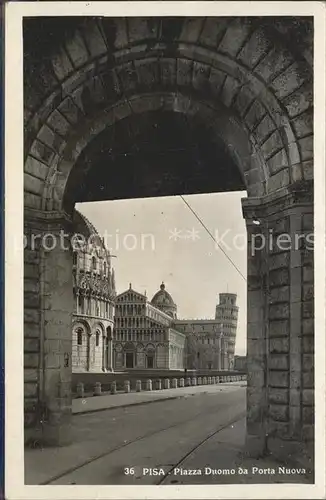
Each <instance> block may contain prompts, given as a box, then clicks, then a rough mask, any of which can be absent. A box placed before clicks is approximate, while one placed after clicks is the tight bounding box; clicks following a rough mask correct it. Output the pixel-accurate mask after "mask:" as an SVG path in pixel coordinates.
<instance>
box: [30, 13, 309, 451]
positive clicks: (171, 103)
mask: <svg viewBox="0 0 326 500" xmlns="http://www.w3.org/2000/svg"><path fill="white" fill-rule="evenodd" d="M52 22H54V21H52ZM278 24H279V25H280V22H279V23H278ZM279 27H280V26H278V28H279ZM278 28H277V22H276V21H275V19H273V20H272V21H271V24H270V25H269V26H268V27H267V29H266V26H264V25H262V24H261V22H260V21H259V20H257V19H256V20H255V22H254V23H252V22H251V21H249V20H248V18H229V19H224V20H223V21H222V20H220V19H213V18H195V19H187V18H184V19H178V20H173V19H172V20H169V19H155V20H153V19H144V18H141V19H140V18H139V19H137V18H130V19H116V20H109V19H104V20H100V19H97V20H95V19H92V20H90V21H89V22H86V23H84V24H81V25H80V26H76V27H75V28H74V29H73V30H72V31H71V36H69V37H67V38H65V35H63V33H60V22H59V23H58V24H57V28H56V32H57V34H58V33H59V34H60V36H59V37H58V38H57V40H56V44H55V46H53V47H52V49H51V51H49V52H48V53H45V52H42V50H40V52H39V58H38V59H35V54H36V50H37V48H39V49H43V48H44V47H45V45H44V47H43V46H42V44H40V43H39V40H38V39H37V38H36V37H34V38H33V37H32V38H33V40H34V41H33V42H32V43H31V44H30V46H29V47H28V46H27V45H25V57H24V89H25V92H24V120H25V137H24V143H25V167H24V170H25V177H24V196H25V220H26V225H27V226H29V228H31V227H32V226H33V220H34V218H35V217H36V215H37V217H39V218H40V219H42V221H43V222H42V223H41V224H40V225H38V224H36V229H37V230H38V229H39V228H40V227H41V231H43V233H44V232H45V231H48V230H49V228H50V229H51V231H52V230H53V231H54V230H55V225H53V224H52V222H53V219H54V218H57V220H58V221H60V220H61V219H63V218H64V214H63V209H64V210H67V211H69V212H70V211H71V212H72V210H73V206H74V202H75V200H76V194H75V193H77V192H78V186H80V185H81V184H82V181H83V179H84V178H85V175H86V170H87V169H86V166H87V165H91V163H92V162H91V160H92V157H90V158H88V160H89V161H88V162H85V163H81V164H80V165H79V164H78V162H79V161H81V158H82V153H83V152H85V150H86V147H87V146H88V145H89V144H90V142H91V140H92V139H93V138H94V136H95V135H96V134H99V133H100V132H101V131H103V130H104V129H106V128H108V127H110V126H114V125H115V123H116V122H117V121H118V120H123V119H125V118H127V117H128V116H130V115H134V114H136V115H137V114H142V113H146V112H148V111H155V110H158V109H159V110H160V111H162V112H164V111H169V112H170V111H173V112H176V113H184V114H186V115H187V117H188V118H189V119H190V120H192V119H193V118H194V117H196V119H199V121H200V122H202V123H206V124H207V123H209V124H210V125H211V127H212V130H213V131H214V133H215V134H216V138H217V139H216V140H218V141H220V140H222V141H223V142H224V143H225V144H226V145H228V147H229V150H228V151H229V153H230V155H231V156H232V158H233V159H234V161H235V163H236V164H237V166H238V167H239V170H240V172H241V174H242V175H243V179H244V182H245V184H246V186H247V190H248V194H249V196H250V197H253V196H256V197H262V196H265V195H266V194H267V193H273V192H277V191H279V190H282V188H284V187H286V186H288V185H291V184H296V183H300V182H303V181H306V182H307V181H309V180H311V179H312V178H313V161H312V159H313V125H312V117H313V107H312V94H313V85H312V66H311V61H312V58H311V53H312V51H311V43H310V44H309V42H308V43H307V44H304V46H303V45H302V44H300V43H297V41H296V40H295V37H293V31H292V33H291V32H290V31H288V30H282V29H281V30H279V29H278ZM275 29H277V32H275ZM45 31H46V30H45ZM308 31H309V30H308ZM32 32H33V30H32ZM287 33H289V35H287ZM308 38H309V36H308ZM310 39H311V40H312V36H310ZM311 40H310V42H311ZM150 41H151V42H152V43H151V42H150ZM293 46H294V48H293ZM292 48H293V50H292ZM298 53H299V56H297V54H298ZM230 146H231V147H230ZM91 153H92V154H94V152H91ZM77 167H78V168H77ZM87 168H88V167H87ZM71 172H74V175H72V176H71V179H72V180H71V183H70V182H68V181H67V179H68V177H69V175H70V173H71ZM309 189H310V192H312V188H311V187H310V188H309ZM103 195H105V196H106V197H110V196H111V195H112V193H109V192H108V193H104V194H103ZM291 203H294V200H293V199H292V202H291ZM283 208H284V207H283ZM278 210H279V212H280V216H279V219H280V220H282V218H283V219H284V223H287V222H286V221H287V219H289V218H290V219H291V217H292V219H291V221H290V222H288V223H289V224H290V228H293V227H295V224H297V223H298V224H301V227H304V225H305V224H308V221H307V218H305V217H304V216H303V215H302V216H300V217H299V218H297V219H295V218H293V217H294V216H291V217H290V215H289V214H287V215H286V216H285V215H282V213H281V212H282V211H281V209H278ZM310 213H311V212H310ZM49 217H50V219H51V220H50V222H49ZM268 217H270V214H269V215H268ZM51 221H52V222H51ZM271 221H272V219H271ZM297 221H299V222H297ZM273 223H274V222H273ZM42 224H43V225H42ZM62 225H63V222H62V221H61V222H58V223H57V226H56V227H57V229H58V228H60V227H62ZM44 226H45V227H44ZM291 231H292V229H291ZM290 254H291V255H289V256H288V257H280V256H277V259H280V260H282V259H285V260H287V259H288V260H289V262H290V264H287V265H286V266H287V267H286V266H285V267H284V268H275V269H274V270H273V271H272V270H271V272H270V276H269V278H268V283H269V285H270V284H271V283H273V280H275V287H276V284H277V283H278V288H280V290H278V292H277V293H280V294H281V293H283V294H284V295H283V296H284V297H286V296H287V294H290V299H286V300H288V302H286V300H285V301H284V302H282V301H278V302H277V303H276V302H275V303H273V304H270V305H269V306H268V314H270V315H271V321H270V324H269V323H268V326H269V329H270V330H269V333H268V336H267V338H268V339H269V344H268V345H269V347H268V349H273V352H272V353H271V354H273V356H271V357H270V356H269V355H268V356H267V355H266V352H265V351H264V349H265V347H264V346H265V345H266V338H265V340H264V338H262V333H261V332H262V331H264V330H263V324H264V323H263V320H262V311H265V310H267V306H266V304H265V302H264V300H265V299H264V294H263V293H262V290H263V287H264V286H265V284H264V283H262V282H261V281H260V275H259V272H260V271H259V265H260V263H259V261H258V259H250V257H249V285H248V290H249V293H248V312H249V313H250V316H249V317H250V321H249V325H248V359H249V358H251V367H250V369H249V371H250V377H249V381H248V401H249V402H250V405H249V415H248V430H249V433H250V434H251V435H252V436H258V437H259V439H260V437H261V436H260V435H259V433H260V431H259V426H260V427H261V425H262V421H265V420H262V417H264V416H266V415H268V419H266V422H267V424H266V425H268V428H270V431H268V432H270V434H269V438H268V440H269V443H270V444H269V446H271V447H272V446H273V439H274V438H273V433H274V436H275V439H276V438H279V437H280V436H282V437H283V438H284V439H285V440H288V441H289V440H290V439H292V438H295V439H297V438H298V439H299V438H300V437H302V438H304V439H308V438H309V437H311V434H312V432H311V429H312V424H311V421H312V415H313V412H312V406H311V401H312V391H311V389H312V386H313V369H312V366H313V342H312V338H313V335H312V334H313V321H312V317H311V315H312V299H311V298H309V297H310V295H309V294H310V291H311V285H312V280H313V277H312V266H311V262H310V261H309V260H310V259H311V257H310V256H309V255H307V256H305V255H303V254H302V253H300V259H301V260H300V259H299V260H300V263H301V264H302V263H303V264H304V266H303V267H300V266H299V265H297V266H295V265H294V264H293V263H294V262H295V261H296V259H297V255H299V254H297V253H293V252H292V253H291V252H290ZM271 257H272V256H271ZM277 259H276V256H275V260H277ZM270 262H272V260H270ZM271 265H272V264H271ZM71 266H72V262H71V256H70V255H69V254H68V253H66V254H60V255H58V254H56V253H55V252H52V253H51V254H43V253H42V252H41V251H40V250H38V251H36V252H35V251H33V252H30V251H29V250H28V249H26V251H25V290H24V291H25V299H24V300H25V302H24V305H25V348H24V351H25V379H26V385H25V395H26V398H25V404H26V413H25V419H26V422H25V423H26V429H27V430H26V434H25V437H26V438H27V440H28V439H29V438H30V439H33V440H35V439H39V437H40V436H43V441H44V442H46V441H47V442H49V443H53V442H56V443H59V442H60V443H63V442H64V441H65V440H66V437H67V436H69V435H70V434H71V433H70V432H69V414H70V377H71V314H72V311H73V296H72V293H71V292H70V291H69V290H70V289H71V287H72V283H71V282H70V280H71ZM257 266H258V268H257ZM256 268H257V269H256ZM299 268H300V270H299ZM300 273H301V274H300ZM299 275H300V276H301V277H300V279H299V278H298V276H299ZM297 279H299V281H300V286H298V287H297V289H295V287H294V283H296V280H297ZM273 287H274V285H273ZM282 287H284V290H283V292H282V290H281V289H282ZM287 287H289V288H290V289H289V290H287ZM299 289H300V300H296V299H295V293H299V292H298V290H299ZM309 290H310V291H309ZM271 296H272V286H271ZM280 296H282V295H280ZM264 304H265V305H264ZM276 322H278V329H277V331H276V332H275V336H274V333H273V328H274V326H273V325H274V323H275V324H276ZM265 323H266V322H265ZM282 328H284V330H283V329H282ZM299 331H300V332H299ZM282 332H284V335H283V333H282ZM299 333H300V335H299ZM268 352H269V351H268ZM263 353H265V354H263ZM291 353H293V355H292V354H291ZM269 361H271V363H272V365H271V366H270V365H268V367H267V362H268V363H269ZM248 362H249V361H248ZM67 363H68V366H67ZM276 366H278V367H279V368H277V369H276ZM273 367H274V368H273ZM281 367H284V368H281ZM248 368H249V365H248ZM266 377H267V378H268V383H267V382H266V380H265V378H266ZM274 382H275V384H274ZM266 387H269V388H270V390H268V391H267V390H265V389H266ZM272 389H276V390H277V391H274V392H273V391H272ZM276 392H277V393H278V394H279V395H282V396H280V399H278V403H276V402H275V401H274V400H273V397H274V398H276V399H277V397H276ZM273 394H274V396H272V395H273ZM267 395H268V398H267ZM270 396H271V397H272V401H269V397H270ZM282 398H283V399H282ZM267 401H268V402H267ZM298 401H299V402H300V404H299V405H298ZM282 419H283V420H282ZM298 422H299V423H300V425H299V424H298ZM65 424H66V425H65ZM299 428H300V429H301V430H300V431H299V430H298V429H299ZM273 429H274V430H273ZM256 431H257V432H256ZM264 432H265V429H264ZM271 434H272V435H271ZM265 435H266V434H265ZM274 442H275V443H276V441H274Z"/></svg>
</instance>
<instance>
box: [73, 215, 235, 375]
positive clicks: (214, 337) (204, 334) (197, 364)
mask: <svg viewBox="0 0 326 500" xmlns="http://www.w3.org/2000/svg"><path fill="white" fill-rule="evenodd" d="M74 229H75V235H77V236H78V244H77V245H75V248H74V253H73V287H74V314H73V324H72V370H73V372H107V371H112V370H115V371H124V370H143V369H150V370H155V369H160V370H162V369H163V370H184V369H185V368H189V369H213V370H229V369H232V368H233V365H234V347H235V340H236V331H237V321H238V306H237V305H236V298H237V297H236V295H235V294H231V293H221V294H220V295H219V299H220V300H219V303H218V304H217V306H216V311H215V318H214V319H178V318H177V305H176V303H175V302H174V300H173V299H172V297H171V295H170V294H169V293H168V292H167V290H166V288H165V285H164V283H162V284H161V286H160V289H159V290H158V291H157V292H156V293H155V294H154V296H153V298H152V300H148V298H147V296H146V294H145V295H144V294H142V293H139V292H137V291H136V290H134V289H133V288H132V286H131V285H130V287H129V289H128V290H126V291H125V292H123V293H121V294H119V295H117V294H116V287H115V278H114V270H113V268H112V265H111V256H110V253H109V251H108V250H107V249H106V247H105V245H104V242H103V240H102V239H101V238H100V236H99V235H98V233H97V231H96V229H95V228H94V226H93V225H92V224H91V223H90V221H89V220H88V219H87V218H86V217H84V216H83V215H82V214H80V213H79V212H78V211H75V214H74Z"/></svg>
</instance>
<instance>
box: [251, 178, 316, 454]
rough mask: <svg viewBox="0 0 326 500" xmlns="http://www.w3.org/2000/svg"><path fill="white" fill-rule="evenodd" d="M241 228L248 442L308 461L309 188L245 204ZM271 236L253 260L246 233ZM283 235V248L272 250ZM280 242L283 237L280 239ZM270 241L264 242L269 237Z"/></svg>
mask: <svg viewBox="0 0 326 500" xmlns="http://www.w3.org/2000/svg"><path fill="white" fill-rule="evenodd" d="M244 206H245V217H246V219H247V228H248V253H249V255H248V259H249V260H248V341H247V342H248V344H247V346H248V347H247V348H248V355H247V369H248V396H247V398H248V399H247V403H248V407H247V408H248V413H247V425H248V433H249V436H248V439H249V441H250V439H251V448H252V449H253V450H256V452H257V453H261V452H262V451H264V450H268V451H269V452H272V453H274V454H275V455H278V456H280V457H281V458H285V457H286V456H287V455H288V454H290V455H293V454H297V456H300V455H302V456H307V457H310V458H312V457H313V435H314V430H313V429H314V428H313V423H314V421H313V417H314V410H313V407H314V391H313V387H314V381H313V373H314V371H313V370H314V361H313V353H314V350H313V349H314V347H313V346H314V320H313V315H314V307H313V296H314V292H313V246H312V243H313V242H312V239H311V235H312V232H313V204H312V189H311V185H308V186H302V185H300V186H298V188H297V190H293V191H291V190H290V191H288V192H285V193H283V196H279V197H278V198H277V197H276V196H275V197H274V199H273V198H271V199H270V200H266V203H265V204H264V203H263V202H262V200H260V202H258V203H257V205H256V206H254V201H253V200H251V201H249V202H244ZM253 218H258V219H259V220H261V221H262V222H261V224H262V226H261V227H260V229H259V231H262V232H263V234H265V235H266V236H267V235H272V242H273V243H272V244H268V245H267V246H265V248H264V249H263V250H260V251H259V252H258V254H257V253H256V255H255V256H254V257H253V256H252V255H251V252H252V241H253V240H252V234H253V233H255V232H256V233H257V227H256V228H254V226H253V225H252V220H253ZM280 235H285V236H282V238H283V240H284V241H285V239H286V241H287V242H288V243H287V244H284V241H283V243H282V244H280V245H279V244H276V241H277V237H280ZM284 238H285V239H284ZM307 238H308V239H307ZM269 241H271V240H270V239H269Z"/></svg>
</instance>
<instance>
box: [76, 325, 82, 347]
mask: <svg viewBox="0 0 326 500" xmlns="http://www.w3.org/2000/svg"><path fill="white" fill-rule="evenodd" d="M82 344H83V330H82V328H78V330H77V345H82Z"/></svg>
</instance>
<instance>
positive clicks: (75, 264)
mask: <svg viewBox="0 0 326 500" xmlns="http://www.w3.org/2000/svg"><path fill="white" fill-rule="evenodd" d="M77 259H78V254H77V252H74V253H73V255H72V265H73V266H77Z"/></svg>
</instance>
